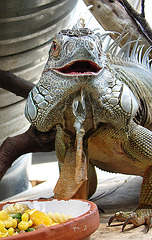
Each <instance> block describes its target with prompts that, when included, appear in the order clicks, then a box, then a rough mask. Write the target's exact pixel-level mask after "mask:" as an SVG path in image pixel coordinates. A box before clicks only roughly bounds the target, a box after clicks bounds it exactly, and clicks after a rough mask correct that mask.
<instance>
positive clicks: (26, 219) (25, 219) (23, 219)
mask: <svg viewBox="0 0 152 240" xmlns="http://www.w3.org/2000/svg"><path fill="white" fill-rule="evenodd" d="M21 218H22V221H25V222H27V221H28V220H29V215H28V214H27V213H23V215H22V217H21Z"/></svg>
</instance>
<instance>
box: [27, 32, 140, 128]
mask: <svg viewBox="0 0 152 240" xmlns="http://www.w3.org/2000/svg"><path fill="white" fill-rule="evenodd" d="M102 38H103V36H102V35H100V34H98V33H97V34H95V32H93V31H91V30H89V29H87V28H82V29H72V30H69V29H68V30H62V31H61V32H59V33H58V34H56V36H55V38H54V39H53V40H52V44H51V48H50V51H49V58H48V61H47V63H46V65H45V68H44V71H43V73H42V76H41V79H40V81H39V83H38V84H37V85H36V86H35V87H34V88H33V90H32V91H31V92H30V94H29V97H28V100H27V104H26V110H25V114H26V117H27V118H28V120H29V121H30V122H31V123H32V125H33V126H35V127H36V128H37V129H38V130H39V131H44V132H45V131H49V130H50V129H51V128H52V127H53V126H55V125H57V124H60V125H61V126H63V128H67V129H68V130H69V131H71V132H74V131H75V128H74V127H73V125H74V122H75V120H76V119H78V118H79V120H81V121H82V119H83V122H84V129H85V131H86V132H87V131H89V130H90V129H96V128H97V126H98V125H99V124H100V123H108V124H111V125H113V126H118V121H119V127H124V126H126V124H127V122H128V121H129V120H130V118H131V117H132V116H133V115H135V113H136V111H137V109H138V102H137V100H136V98H135V97H134V94H133V93H132V91H131V90H130V88H129V87H128V86H127V85H126V84H125V83H124V82H123V81H121V79H119V78H117V77H116V73H115V70H114V68H113V64H112V61H111V59H110V58H109V56H108V54H107V53H105V52H104V51H103V48H102ZM126 99H127V100H126ZM127 101H128V102H127Z"/></svg>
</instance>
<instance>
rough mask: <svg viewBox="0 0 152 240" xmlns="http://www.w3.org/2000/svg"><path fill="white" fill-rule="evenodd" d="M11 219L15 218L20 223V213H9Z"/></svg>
mask: <svg viewBox="0 0 152 240" xmlns="http://www.w3.org/2000/svg"><path fill="white" fill-rule="evenodd" d="M9 215H10V216H11V217H12V218H16V219H18V220H20V221H21V216H22V215H21V213H11V214H9Z"/></svg>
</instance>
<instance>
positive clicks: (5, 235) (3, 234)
mask: <svg viewBox="0 0 152 240" xmlns="http://www.w3.org/2000/svg"><path fill="white" fill-rule="evenodd" d="M7 236H8V232H6V233H2V232H1V235H0V237H2V238H4V237H7Z"/></svg>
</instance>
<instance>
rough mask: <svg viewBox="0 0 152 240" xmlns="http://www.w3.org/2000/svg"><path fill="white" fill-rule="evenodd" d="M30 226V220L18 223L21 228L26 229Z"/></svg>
mask: <svg viewBox="0 0 152 240" xmlns="http://www.w3.org/2000/svg"><path fill="white" fill-rule="evenodd" d="M28 227H29V224H28V222H25V221H21V222H20V223H19V224H18V228H19V229H20V230H26V229H27V228H28Z"/></svg>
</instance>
